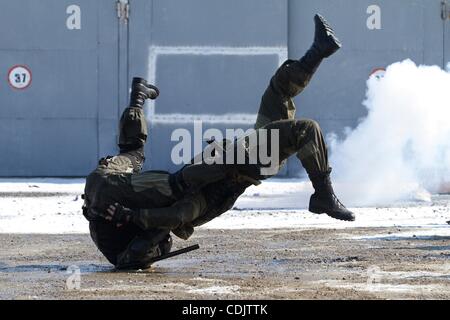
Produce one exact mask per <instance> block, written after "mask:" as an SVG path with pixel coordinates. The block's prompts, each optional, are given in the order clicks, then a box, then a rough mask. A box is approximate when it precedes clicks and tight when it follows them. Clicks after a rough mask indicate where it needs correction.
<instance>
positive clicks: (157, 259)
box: [150, 244, 200, 263]
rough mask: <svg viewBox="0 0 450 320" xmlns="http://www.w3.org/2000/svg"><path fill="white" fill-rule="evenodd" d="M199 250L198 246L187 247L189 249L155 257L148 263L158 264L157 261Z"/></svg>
mask: <svg viewBox="0 0 450 320" xmlns="http://www.w3.org/2000/svg"><path fill="white" fill-rule="evenodd" d="M199 248H200V246H199V245H198V244H194V245H193V246H189V247H186V248H183V249H179V250H175V251H172V252H169V253H166V254H163V255H162V256H159V257H155V258H153V259H151V260H150V263H155V262H158V261H161V260H165V259H168V258H172V257H175V256H178V255H180V254H183V253H187V252H190V251H194V250H197V249H199Z"/></svg>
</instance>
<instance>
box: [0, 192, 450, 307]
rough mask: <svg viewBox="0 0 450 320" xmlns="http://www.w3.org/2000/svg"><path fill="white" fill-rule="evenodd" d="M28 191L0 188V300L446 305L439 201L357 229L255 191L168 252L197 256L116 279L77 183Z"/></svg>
mask: <svg viewBox="0 0 450 320" xmlns="http://www.w3.org/2000/svg"><path fill="white" fill-rule="evenodd" d="M0 187H1V186H0ZM28 187H29V188H31V189H32V192H31V193H27V192H25V193H23V190H22V191H20V192H16V191H14V192H9V193H8V192H6V191H4V192H1V190H0V201H1V202H2V204H5V205H7V206H6V207H7V208H8V210H7V211H4V210H2V212H1V213H0V248H1V250H0V298H1V299H109V298H112V299H449V298H450V226H449V225H448V224H447V223H446V221H448V220H450V196H449V195H440V196H433V197H432V199H431V201H430V202H426V203H422V202H418V203H417V202H413V203H407V204H404V206H395V207H378V208H376V207H375V208H355V209H354V210H355V212H356V214H357V221H356V222H354V223H345V222H336V221H335V220H333V219H331V218H329V217H327V216H323V215H321V216H318V215H313V214H311V213H308V212H307V211H306V210H304V209H292V208H291V209H289V208H288V209H286V208H284V209H279V210H277V209H275V208H274V207H272V208H269V207H270V205H269V202H270V203H272V205H273V206H280V203H277V204H273V201H272V200H273V199H272V198H268V199H266V200H267V201H268V202H267V203H266V204H264V203H263V202H264V201H266V200H264V199H265V197H266V196H265V194H263V193H262V194H260V195H259V199H257V200H258V201H257V202H258V203H263V205H262V207H261V208H255V206H254V205H253V204H254V203H252V201H253V200H254V199H255V197H256V198H257V197H258V196H257V195H256V194H248V195H247V197H248V199H247V200H246V199H245V197H244V199H243V200H242V201H241V202H239V203H238V204H237V207H236V208H235V209H234V210H233V211H231V212H229V213H227V214H226V215H224V216H223V217H220V218H219V219H217V220H214V221H213V222H212V223H211V224H208V225H206V226H205V227H202V228H200V229H197V230H196V232H195V233H194V235H193V236H192V237H191V238H190V239H189V240H188V241H182V240H179V239H175V243H174V247H175V249H177V248H181V247H185V246H188V245H191V244H195V243H198V244H199V245H200V249H199V250H196V251H193V252H190V253H187V254H184V255H181V256H177V257H174V258H171V259H168V260H165V261H161V262H158V263H156V264H155V265H154V266H153V267H152V268H151V269H149V270H145V271H137V272H116V271H115V270H114V269H113V268H112V266H111V265H109V264H108V262H107V261H106V260H105V259H104V258H103V257H102V255H101V254H100V252H99V251H98V250H97V249H96V247H95V246H94V244H93V243H92V241H91V240H90V237H89V235H88V234H87V229H86V222H85V221H84V220H83V217H82V216H81V214H80V212H79V206H80V201H79V199H78V197H77V195H76V193H77V192H78V191H79V186H78V187H77V186H75V187H74V186H70V188H74V190H72V191H70V190H63V189H64V188H62V189H61V190H62V191H61V190H59V191H58V190H57V191H52V190H47V189H45V188H44V187H42V185H39V184H37V185H34V184H32V185H31V186H30V185H29V186H28ZM269 187H270V186H269ZM272 187H274V189H276V188H275V187H276V186H274V185H272ZM70 188H69V189H70ZM0 189H1V188H0ZM35 189H38V190H35ZM66 189H67V188H66ZM266 189H267V188H266ZM269 189H270V188H269ZM8 190H9V189H8ZM37 191H39V192H37ZM268 193H269V194H272V193H273V192H272V191H270V192H268ZM4 208H5V206H4ZM280 221H281V222H280ZM54 230H60V231H61V232H59V233H55V232H54Z"/></svg>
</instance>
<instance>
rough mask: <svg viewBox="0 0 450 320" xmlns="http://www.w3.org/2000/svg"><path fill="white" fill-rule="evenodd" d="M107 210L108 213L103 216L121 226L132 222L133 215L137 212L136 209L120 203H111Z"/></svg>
mask: <svg viewBox="0 0 450 320" xmlns="http://www.w3.org/2000/svg"><path fill="white" fill-rule="evenodd" d="M106 212H107V213H106V215H103V217H104V218H105V219H106V220H108V221H111V222H112V223H114V224H116V225H117V226H121V225H124V224H126V223H128V222H130V220H131V218H132V216H133V215H134V214H136V211H134V210H133V209H130V208H127V207H124V206H123V205H121V204H120V203H115V204H113V205H110V206H109V207H108V209H107V210H106Z"/></svg>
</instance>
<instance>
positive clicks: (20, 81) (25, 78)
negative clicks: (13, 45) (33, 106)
mask: <svg viewBox="0 0 450 320" xmlns="http://www.w3.org/2000/svg"><path fill="white" fill-rule="evenodd" d="M31 79H32V75H31V70H30V69H29V68H28V67H27V66H24V65H16V66H13V67H12V68H11V69H9V72H8V82H9V84H10V85H11V86H12V87H13V88H15V89H26V88H28V87H29V86H30V84H31Z"/></svg>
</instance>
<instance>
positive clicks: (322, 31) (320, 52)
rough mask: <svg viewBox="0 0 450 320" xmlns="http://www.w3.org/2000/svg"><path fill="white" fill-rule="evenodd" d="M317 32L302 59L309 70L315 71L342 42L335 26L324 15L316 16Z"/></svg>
mask: <svg viewBox="0 0 450 320" xmlns="http://www.w3.org/2000/svg"><path fill="white" fill-rule="evenodd" d="M314 23H315V33H314V42H313V44H312V46H311V48H310V49H309V50H308V51H307V52H306V54H305V56H304V57H303V58H301V59H300V62H301V63H302V64H303V65H304V67H305V69H307V71H309V72H311V73H314V72H315V71H316V70H317V68H318V67H319V64H320V63H321V62H322V60H323V59H324V58H327V57H329V56H331V55H332V54H333V53H335V52H336V51H338V50H339V48H341V46H342V45H341V42H340V41H339V39H338V38H337V37H336V35H335V33H334V30H333V28H331V26H330V25H329V24H328V22H327V21H326V20H325V18H324V17H322V16H321V15H319V14H316V15H315V16H314Z"/></svg>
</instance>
